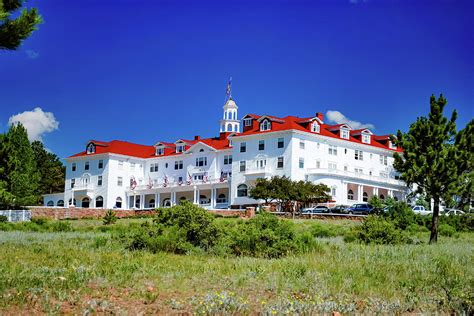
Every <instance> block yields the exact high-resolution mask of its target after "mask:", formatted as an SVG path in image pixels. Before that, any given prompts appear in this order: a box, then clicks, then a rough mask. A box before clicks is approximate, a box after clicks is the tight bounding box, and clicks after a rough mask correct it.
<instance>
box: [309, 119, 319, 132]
mask: <svg viewBox="0 0 474 316" xmlns="http://www.w3.org/2000/svg"><path fill="white" fill-rule="evenodd" d="M311 131H313V132H315V133H319V131H320V127H319V124H318V123H316V122H313V125H311Z"/></svg>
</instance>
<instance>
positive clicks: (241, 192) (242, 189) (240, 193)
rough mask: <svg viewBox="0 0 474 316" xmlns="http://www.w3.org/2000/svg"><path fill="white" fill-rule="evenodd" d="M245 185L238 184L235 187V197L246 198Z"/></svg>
mask: <svg viewBox="0 0 474 316" xmlns="http://www.w3.org/2000/svg"><path fill="white" fill-rule="evenodd" d="M247 188H248V187H247V185H246V184H239V186H238V187H237V196H238V197H243V196H247Z"/></svg>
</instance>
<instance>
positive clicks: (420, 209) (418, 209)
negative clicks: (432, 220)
mask: <svg viewBox="0 0 474 316" xmlns="http://www.w3.org/2000/svg"><path fill="white" fill-rule="evenodd" d="M412 211H413V213H415V214H420V215H430V214H432V213H433V212H431V211H430V210H427V209H426V208H425V207H424V206H423V205H415V206H413V208H412Z"/></svg>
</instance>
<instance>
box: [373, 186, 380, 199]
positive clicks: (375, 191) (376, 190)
mask: <svg viewBox="0 0 474 316" xmlns="http://www.w3.org/2000/svg"><path fill="white" fill-rule="evenodd" d="M373 190H374V191H373V195H374V196H376V197H379V188H376V187H374V188H373Z"/></svg>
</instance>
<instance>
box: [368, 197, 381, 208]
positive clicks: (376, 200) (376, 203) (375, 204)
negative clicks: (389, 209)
mask: <svg viewBox="0 0 474 316" xmlns="http://www.w3.org/2000/svg"><path fill="white" fill-rule="evenodd" d="M383 202H384V200H382V199H381V198H379V197H378V196H376V195H374V196H372V197H371V198H370V200H369V204H371V205H372V206H373V207H374V208H375V209H382V208H383V207H384V203H383Z"/></svg>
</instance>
